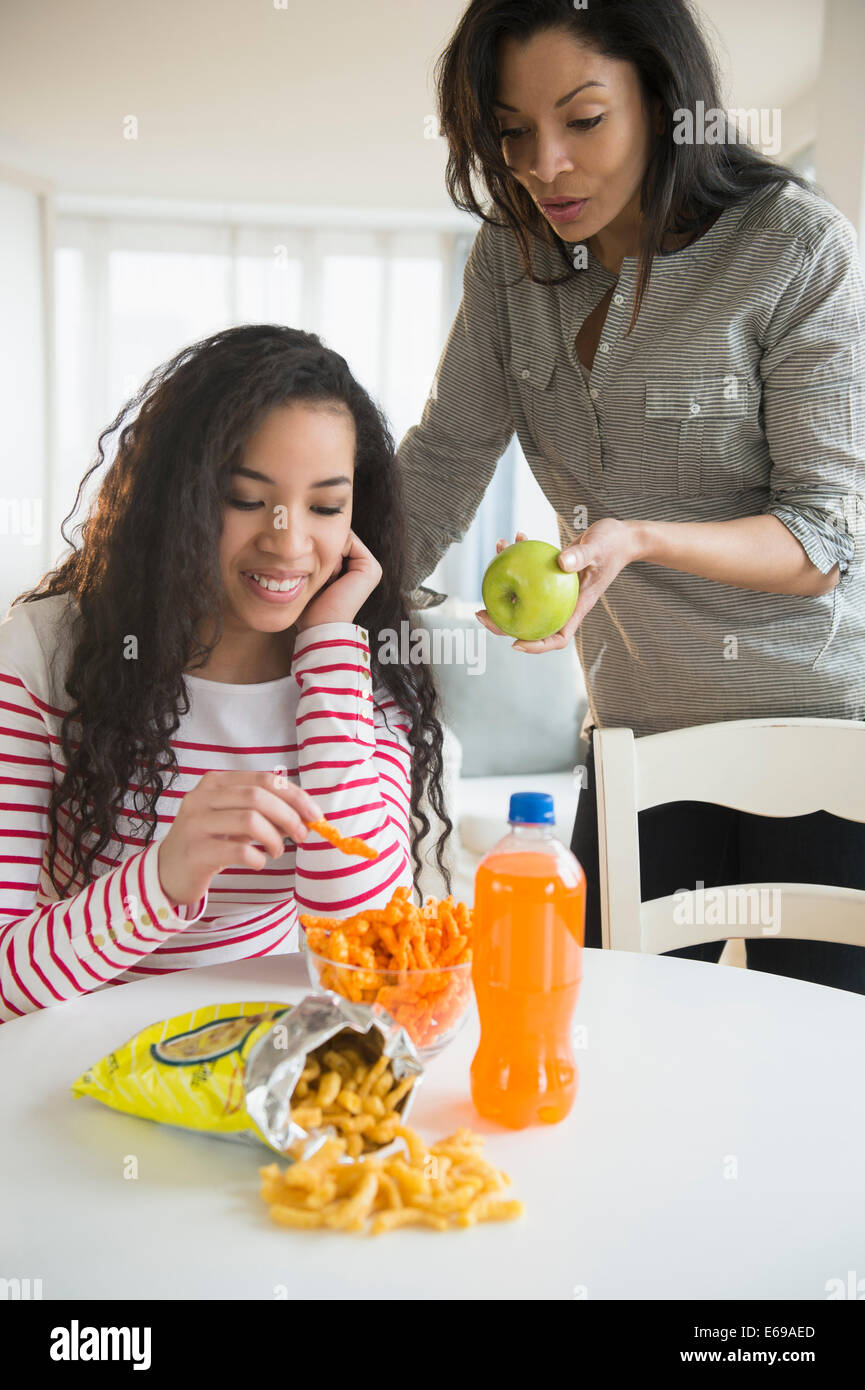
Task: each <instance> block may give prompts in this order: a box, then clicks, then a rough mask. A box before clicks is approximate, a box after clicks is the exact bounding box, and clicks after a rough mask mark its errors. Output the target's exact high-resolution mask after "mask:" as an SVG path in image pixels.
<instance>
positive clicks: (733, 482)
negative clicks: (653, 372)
mask: <svg viewBox="0 0 865 1390" xmlns="http://www.w3.org/2000/svg"><path fill="white" fill-rule="evenodd" d="M747 415H748V382H747V381H745V380H744V379H743V378H742V377H741V376H737V375H736V374H735V373H734V372H728V373H725V374H723V375H718V376H711V377H707V376H700V377H681V376H677V377H675V378H663V377H653V378H652V379H651V380H650V381H647V382H646V408H645V417H644V421H643V448H642V466H641V478H642V491H643V492H650V493H655V494H657V493H659V492H666V493H671V494H674V495H677V496H680V497H698V496H701V495H705V494H706V493H729V492H740V491H741V490H742V487H743V478H742V446H743V438H742V431H743V426H744V422H745V420H746V418H747Z"/></svg>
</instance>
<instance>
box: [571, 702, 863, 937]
mask: <svg viewBox="0 0 865 1390" xmlns="http://www.w3.org/2000/svg"><path fill="white" fill-rule="evenodd" d="M593 737H594V755H595V778H596V786H597V800H598V842H599V864H600V878H601V882H600V890H601V929H602V940H603V945H604V947H605V948H611V949H613V950H623V951H650V952H660V951H669V950H674V949H677V948H679V947H682V946H690V945H695V944H696V943H698V942H701V941H717V940H720V939H722V938H725V937H736V938H738V937H748V936H765V935H778V936H793V937H800V938H804V939H808V940H822V941H843V942H848V943H850V944H854V945H865V891H860V890H858V889H852V888H837V887H828V886H826V885H821V884H816V885H814V884H805V885H803V884H792V883H786V884H768V883H761V884H748V885H733V886H730V887H728V888H726V889H725V890H724V891H725V893H726V895H727V896H726V897H725V898H724V899H723V900H719V898H718V895H717V890H714V889H705V888H703V889H700V888H695V889H692V890H690V891H689V892H687V893H685V892H682V893H678V892H677V893H674V894H671V895H670V896H669V897H665V898H658V899H656V900H654V901H652V902H648V903H645V904H643V903H641V900H640V857H639V848H640V847H639V831H638V820H637V816H638V813H639V812H640V811H642V810H645V809H647V808H649V807H651V806H658V805H661V804H663V803H665V802H669V801H707V802H711V803H713V804H714V805H718V806H731V807H733V808H735V809H736V810H740V811H747V812H750V813H751V814H752V815H758V816H802V815H808V814H810V813H811V812H813V811H819V810H824V811H828V812H830V813H831V814H832V815H836V816H840V817H842V818H843V819H845V820H851V821H859V822H863V823H865V722H861V721H858V720H846V719H797V718H789V719H734V720H729V721H726V722H724V723H720V724H697V725H694V726H692V727H691V728H687V729H673V730H671V731H670V732H668V733H663V734H649V735H647V736H646V737H644V738H639V739H635V738H634V735H633V732H632V730H631V729H598V728H596V729H595V731H594V735H593ZM747 890H754V891H752V892H751V894H750V896H749V897H746V892H747ZM757 891H762V897H759V898H758V897H757V896H756V895H757ZM770 894H772V895H773V896H771V897H769V896H768V895H770ZM755 902H756V906H757V908H758V912H757V920H756V921H752V920H751V916H752V909H753V908H754V906H755ZM767 902H768V903H769V904H770V908H769V913H770V916H769V920H768V921H767V920H766V910H765V909H766V904H767ZM743 906H747V908H748V911H747V912H746V913H740V911H739V909H740V908H742V907H743ZM707 907H708V909H709V910H707ZM731 908H732V909H733V910H732V911H731Z"/></svg>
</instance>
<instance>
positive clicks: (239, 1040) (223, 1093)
mask: <svg viewBox="0 0 865 1390" xmlns="http://www.w3.org/2000/svg"><path fill="white" fill-rule="evenodd" d="M289 1008H290V1005H288V1004H278V1003H274V1002H273V1001H266V1002H264V1003H255V1002H253V1003H240V1004H210V1005H208V1006H207V1007H206V1008H203V1009H195V1010H193V1011H192V1012H191V1013H186V1014H178V1015H177V1016H176V1017H175V1018H169V1019H163V1020H161V1021H160V1022H159V1023H153V1024H151V1025H150V1026H149V1027H148V1028H144V1029H142V1031H141V1032H140V1033H136V1035H135V1037H133V1038H130V1039H129V1041H128V1042H126V1043H124V1044H123V1046H122V1047H119V1048H117V1049H115V1051H114V1052H109V1053H108V1055H107V1057H103V1058H102V1060H101V1061H100V1062H97V1063H96V1065H95V1066H92V1067H89V1068H88V1070H87V1071H85V1072H84V1073H83V1075H81V1076H79V1078H78V1080H77V1081H76V1082H75V1083H74V1085H73V1087H72V1094H73V1095H75V1096H93V1097H94V1098H95V1099H96V1100H100V1101H102V1103H103V1104H104V1105H109V1106H111V1108H112V1109H113V1110H123V1111H125V1113H126V1114H127V1115H140V1116H142V1117H143V1118H144V1119H146V1120H158V1121H160V1122H161V1123H163V1124H173V1125H180V1126H182V1127H183V1128H184V1129H201V1130H208V1131H210V1132H211V1133H219V1134H241V1133H243V1132H244V1131H246V1133H247V1134H248V1133H249V1132H250V1131H251V1130H253V1129H254V1128H255V1127H254V1125H253V1122H252V1121H251V1120H250V1117H249V1114H248V1113H247V1110H246V1104H245V1093H244V1086H243V1075H244V1068H245V1066H246V1058H247V1056H248V1055H249V1052H250V1050H251V1049H252V1047H253V1046H254V1045H255V1043H256V1042H257V1040H258V1039H259V1038H260V1037H262V1036H263V1035H264V1034H265V1033H266V1032H267V1031H268V1030H269V1029H270V1028H271V1027H272V1026H273V1023H274V1022H275V1020H276V1019H277V1018H279V1016H280V1015H281V1014H284V1013H286V1012H287V1010H288V1009H289Z"/></svg>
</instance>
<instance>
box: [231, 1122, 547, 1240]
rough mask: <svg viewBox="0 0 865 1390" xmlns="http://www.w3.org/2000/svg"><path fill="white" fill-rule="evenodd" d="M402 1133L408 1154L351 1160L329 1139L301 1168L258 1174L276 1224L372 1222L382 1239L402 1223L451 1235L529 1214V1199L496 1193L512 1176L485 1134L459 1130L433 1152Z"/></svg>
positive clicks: (360, 1226)
mask: <svg viewBox="0 0 865 1390" xmlns="http://www.w3.org/2000/svg"><path fill="white" fill-rule="evenodd" d="M396 1135H397V1137H399V1138H401V1139H403V1140H404V1141H405V1145H406V1148H407V1150H408V1152H407V1154H392V1155H390V1156H388V1157H386V1158H362V1159H358V1160H357V1162H355V1163H345V1162H340V1159H341V1158H342V1156H343V1154H344V1153H345V1148H346V1142H345V1140H344V1139H329V1140H327V1141H326V1142H325V1143H324V1144H323V1145H322V1147H321V1148H320V1149H319V1150H318V1151H317V1153H315V1154H313V1156H312V1158H308V1159H306V1160H304V1161H303V1162H302V1163H295V1164H293V1165H292V1166H291V1167H290V1168H286V1169H282V1170H280V1167H279V1164H278V1163H271V1164H270V1165H269V1167H267V1168H261V1169H259V1172H260V1175H261V1195H262V1197H263V1198H264V1200H265V1201H266V1202H268V1203H269V1204H270V1215H271V1217H272V1218H273V1220H274V1221H277V1222H278V1223H279V1224H280V1225H282V1226H292V1227H294V1228H295V1229H297V1228H301V1229H309V1228H312V1227H319V1226H324V1227H330V1229H331V1230H339V1231H363V1230H364V1228H365V1227H366V1226H367V1222H370V1225H369V1227H368V1234H370V1235H374V1236H376V1235H380V1234H381V1232H382V1231H392V1230H394V1228H395V1227H397V1226H418V1225H421V1226H432V1227H433V1228H434V1229H435V1230H437V1231H447V1230H449V1229H451V1228H452V1227H454V1226H474V1225H475V1223H476V1222H478V1221H513V1220H514V1219H515V1218H516V1217H518V1216H522V1214H523V1204H522V1202H517V1201H507V1200H504V1199H502V1198H500V1197H499V1196H498V1195H497V1194H498V1193H499V1192H500V1191H501V1190H502V1188H504V1187H506V1186H507V1185H508V1184H509V1183H510V1178H509V1177H508V1175H507V1173H503V1172H501V1171H500V1170H499V1169H497V1168H494V1167H493V1165H492V1164H491V1163H488V1162H487V1160H486V1159H485V1158H483V1157H482V1155H481V1149H482V1148H483V1142H484V1141H483V1139H482V1138H481V1137H480V1136H479V1135H477V1134H473V1133H472V1132H471V1131H470V1130H467V1129H458V1130H457V1131H456V1133H455V1134H452V1135H450V1136H449V1137H448V1138H447V1139H442V1140H441V1142H440V1143H438V1144H433V1146H432V1148H430V1149H427V1148H426V1146H425V1145H424V1142H423V1140H422V1139H421V1138H420V1136H419V1135H418V1134H416V1133H415V1131H414V1130H413V1129H408V1128H407V1127H406V1126H403V1125H400V1126H399V1127H398V1129H397V1130H396Z"/></svg>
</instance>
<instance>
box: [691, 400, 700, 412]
mask: <svg viewBox="0 0 865 1390" xmlns="http://www.w3.org/2000/svg"><path fill="white" fill-rule="evenodd" d="M699 413H700V406H699V404H698V402H697V401H691V414H692V415H699Z"/></svg>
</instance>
